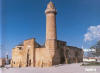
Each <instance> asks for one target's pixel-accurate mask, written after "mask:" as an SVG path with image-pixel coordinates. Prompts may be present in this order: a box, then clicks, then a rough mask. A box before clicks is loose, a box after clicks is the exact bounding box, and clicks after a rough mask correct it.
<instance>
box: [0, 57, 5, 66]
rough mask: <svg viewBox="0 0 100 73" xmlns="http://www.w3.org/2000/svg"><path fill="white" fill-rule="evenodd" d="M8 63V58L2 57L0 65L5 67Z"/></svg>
mask: <svg viewBox="0 0 100 73" xmlns="http://www.w3.org/2000/svg"><path fill="white" fill-rule="evenodd" d="M5 64H6V59H5V58H0V67H4V66H5Z"/></svg>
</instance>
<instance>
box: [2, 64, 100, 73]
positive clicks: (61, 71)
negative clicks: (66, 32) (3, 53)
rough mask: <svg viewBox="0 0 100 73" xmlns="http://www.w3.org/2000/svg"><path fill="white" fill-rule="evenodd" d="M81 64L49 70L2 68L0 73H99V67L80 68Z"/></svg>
mask: <svg viewBox="0 0 100 73" xmlns="http://www.w3.org/2000/svg"><path fill="white" fill-rule="evenodd" d="M80 65H81V64H65V65H60V66H53V67H49V68H32V67H27V68H2V69H0V71H1V73H100V66H87V67H86V66H80Z"/></svg>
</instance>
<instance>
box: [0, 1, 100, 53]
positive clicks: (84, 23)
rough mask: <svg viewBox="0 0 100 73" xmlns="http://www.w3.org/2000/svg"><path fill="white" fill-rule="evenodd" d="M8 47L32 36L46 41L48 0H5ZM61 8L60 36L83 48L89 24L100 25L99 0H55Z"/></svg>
mask: <svg viewBox="0 0 100 73" xmlns="http://www.w3.org/2000/svg"><path fill="white" fill-rule="evenodd" d="M2 1H5V2H3V3H2V4H3V5H4V6H3V7H2V9H3V11H2V12H3V14H2V16H3V17H5V19H4V21H5V24H6V25H5V26H4V27H3V31H4V33H5V36H6V38H5V40H6V41H5V46H6V48H5V49H6V50H7V51H8V50H9V53H10V54H11V49H12V48H13V47H15V46H16V45H17V44H19V43H21V42H23V41H24V40H26V39H29V38H32V37H34V38H36V41H37V42H39V43H40V44H43V43H44V42H45V32H46V31H45V30H46V24H45V21H46V19H45V13H44V11H45V9H46V5H47V4H48V2H49V0H2ZM52 1H53V3H54V4H55V6H56V9H57V11H58V14H57V38H58V40H63V41H66V42H67V45H72V46H77V47H81V46H82V43H83V39H84V34H85V33H86V32H87V29H88V27H90V26H97V25H99V24H100V0H52Z"/></svg>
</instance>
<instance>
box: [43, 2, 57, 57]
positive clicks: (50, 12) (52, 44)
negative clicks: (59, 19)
mask: <svg viewBox="0 0 100 73" xmlns="http://www.w3.org/2000/svg"><path fill="white" fill-rule="evenodd" d="M45 13H46V43H45V46H46V48H47V49H48V50H49V53H50V55H51V57H54V54H55V51H56V48H57V42H56V40H57V36H56V13H57V12H56V9H55V7H54V4H53V3H52V2H49V4H48V6H47V9H46V10H45Z"/></svg>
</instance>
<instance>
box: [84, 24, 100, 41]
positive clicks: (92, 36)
mask: <svg viewBox="0 0 100 73" xmlns="http://www.w3.org/2000/svg"><path fill="white" fill-rule="evenodd" d="M92 40H100V25H97V26H90V27H89V28H88V32H87V33H86V34H85V35H84V41H85V42H86V41H92Z"/></svg>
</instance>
